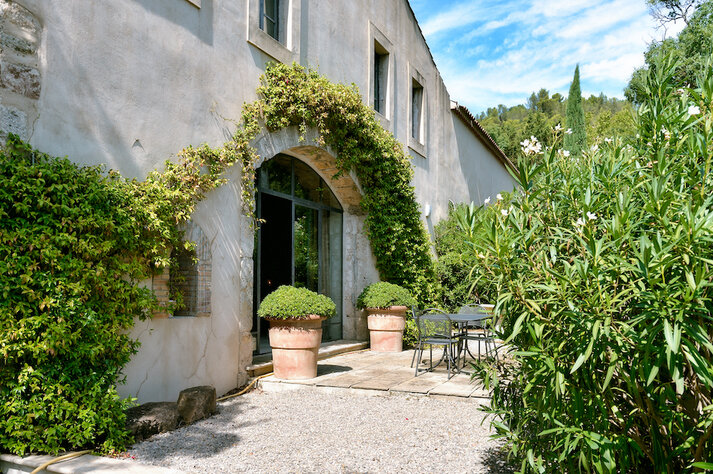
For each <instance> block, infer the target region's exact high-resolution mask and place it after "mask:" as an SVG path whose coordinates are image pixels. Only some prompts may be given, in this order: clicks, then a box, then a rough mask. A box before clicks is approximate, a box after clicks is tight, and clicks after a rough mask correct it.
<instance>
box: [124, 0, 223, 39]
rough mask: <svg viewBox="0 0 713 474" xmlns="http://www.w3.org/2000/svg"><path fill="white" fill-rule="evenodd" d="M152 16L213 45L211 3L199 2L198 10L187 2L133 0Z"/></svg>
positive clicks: (203, 0) (210, 0) (176, 0)
mask: <svg viewBox="0 0 713 474" xmlns="http://www.w3.org/2000/svg"><path fill="white" fill-rule="evenodd" d="M134 1H135V2H136V3H138V4H139V5H141V6H142V7H144V8H145V9H146V10H147V11H149V12H151V13H153V14H154V15H157V16H160V17H162V18H164V19H166V20H168V21H170V22H171V23H175V24H176V25H178V26H181V27H183V28H185V29H186V30H187V31H190V32H191V33H193V34H194V35H195V36H196V37H197V38H198V39H200V40H201V41H203V42H204V43H206V44H208V45H211V46H212V45H213V2H214V0H200V1H198V2H197V3H200V8H198V7H196V6H195V5H194V4H193V3H191V2H190V1H189V0H134Z"/></svg>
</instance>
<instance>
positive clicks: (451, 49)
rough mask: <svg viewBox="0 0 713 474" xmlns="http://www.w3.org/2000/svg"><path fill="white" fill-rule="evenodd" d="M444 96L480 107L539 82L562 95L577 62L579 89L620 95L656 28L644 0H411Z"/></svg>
mask: <svg viewBox="0 0 713 474" xmlns="http://www.w3.org/2000/svg"><path fill="white" fill-rule="evenodd" d="M410 3H411V7H412V8H413V10H414V12H415V13H416V17H417V18H418V21H419V24H420V25H421V29H422V30H423V33H424V36H425V37H426V41H427V42H428V45H429V47H430V48H431V53H432V54H433V57H434V59H435V61H436V64H437V65H438V69H439V70H440V71H441V75H442V76H443V80H444V81H445V83H446V87H447V88H448V91H449V92H450V95H451V99H453V100H457V101H458V102H460V103H461V104H463V105H465V106H467V107H468V108H469V109H470V110H471V111H472V112H473V113H479V112H481V111H483V110H485V109H486V108H488V107H494V106H497V105H498V104H505V105H508V106H512V105H516V104H521V103H525V101H526V100H527V97H529V95H530V94H531V93H532V92H536V91H538V90H540V89H541V88H545V89H547V90H549V91H550V93H551V94H552V93H555V92H560V93H561V94H563V95H567V93H568V91H569V85H570V82H571V81H572V75H573V73H574V68H575V66H576V64H577V63H579V65H580V78H581V84H582V94H583V95H584V96H589V95H590V94H597V95H598V94H599V93H600V92H603V93H604V94H606V95H607V96H609V97H620V98H621V97H623V89H624V87H625V86H626V84H627V83H628V81H629V78H630V77H631V73H632V72H633V70H634V69H635V68H636V67H639V66H641V65H642V64H643V63H644V55H643V53H644V51H645V50H646V47H647V45H648V44H649V43H650V42H651V41H652V40H660V39H661V38H662V37H663V36H664V34H668V35H672V34H676V33H678V31H679V30H680V26H678V25H671V26H670V27H668V31H667V32H665V31H664V30H662V29H660V28H659V29H657V28H656V26H657V25H656V23H655V22H654V20H653V19H652V18H651V16H650V15H649V12H648V10H647V7H646V1H645V0H560V1H553V0H411V1H410Z"/></svg>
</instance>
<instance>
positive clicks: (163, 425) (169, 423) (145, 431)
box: [126, 402, 179, 441]
mask: <svg viewBox="0 0 713 474" xmlns="http://www.w3.org/2000/svg"><path fill="white" fill-rule="evenodd" d="M178 421H179V415H178V408H177V404H176V403H174V402H150V403H144V404H143V405H139V406H137V407H132V408H129V409H128V410H126V429H127V430H129V432H131V434H132V435H134V439H135V440H136V441H141V440H143V439H146V438H149V437H151V436H153V435H155V434H158V433H163V432H166V431H172V430H175V429H176V428H177V427H178Z"/></svg>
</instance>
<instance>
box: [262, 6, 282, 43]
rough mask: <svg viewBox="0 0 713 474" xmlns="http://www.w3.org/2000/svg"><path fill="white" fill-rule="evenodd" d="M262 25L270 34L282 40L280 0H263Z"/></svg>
mask: <svg viewBox="0 0 713 474" xmlns="http://www.w3.org/2000/svg"><path fill="white" fill-rule="evenodd" d="M261 6H262V15H261V18H260V20H261V21H260V23H261V24H260V27H261V28H262V29H263V30H264V31H265V33H267V34H268V35H270V36H272V37H273V38H275V39H276V40H277V41H280V0H262V4H261Z"/></svg>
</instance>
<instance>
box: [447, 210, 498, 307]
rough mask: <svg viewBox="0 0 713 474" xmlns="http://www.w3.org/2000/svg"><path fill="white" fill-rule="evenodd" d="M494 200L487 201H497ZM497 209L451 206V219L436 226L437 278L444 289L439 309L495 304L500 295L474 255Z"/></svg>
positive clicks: (449, 215)
mask: <svg viewBox="0 0 713 474" xmlns="http://www.w3.org/2000/svg"><path fill="white" fill-rule="evenodd" d="M496 199H497V198H496V197H495V196H492V197H489V198H486V200H488V202H490V201H495V200H496ZM494 212H495V208H494V207H492V206H491V207H488V206H487V205H483V206H476V205H475V204H474V203H470V204H465V203H460V204H450V206H449V209H448V216H447V217H446V218H445V219H443V220H442V221H440V222H439V223H438V224H436V227H435V234H436V239H435V249H436V255H437V261H436V274H437V276H438V281H439V283H440V287H441V293H440V305H439V307H441V308H443V309H446V310H450V311H456V310H458V308H460V307H461V306H463V305H465V304H472V303H491V302H494V301H495V299H496V297H497V293H496V288H495V285H494V284H493V282H492V280H490V279H489V278H485V273H484V271H483V267H482V266H480V265H479V261H478V257H477V255H476V254H475V252H473V248H474V247H473V242H474V239H476V238H478V237H479V236H480V235H481V226H482V225H483V224H484V223H486V222H489V220H490V219H492V218H493V213H494Z"/></svg>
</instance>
